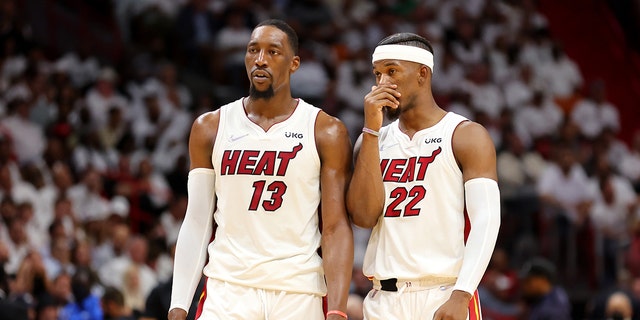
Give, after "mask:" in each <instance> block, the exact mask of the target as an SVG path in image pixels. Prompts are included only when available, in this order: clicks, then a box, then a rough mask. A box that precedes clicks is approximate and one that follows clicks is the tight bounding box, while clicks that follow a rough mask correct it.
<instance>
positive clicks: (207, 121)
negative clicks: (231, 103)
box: [193, 109, 220, 127]
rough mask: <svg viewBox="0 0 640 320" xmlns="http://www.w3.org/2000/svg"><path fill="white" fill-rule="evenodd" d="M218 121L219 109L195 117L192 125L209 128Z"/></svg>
mask: <svg viewBox="0 0 640 320" xmlns="http://www.w3.org/2000/svg"><path fill="white" fill-rule="evenodd" d="M219 121H220V109H216V110H213V111H207V112H205V113H203V114H201V115H199V116H198V117H196V119H195V121H193V125H194V127H195V126H205V127H206V126H211V125H212V124H216V125H217V123H218V122H219Z"/></svg>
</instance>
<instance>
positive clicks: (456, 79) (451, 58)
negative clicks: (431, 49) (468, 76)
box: [433, 48, 465, 96]
mask: <svg viewBox="0 0 640 320" xmlns="http://www.w3.org/2000/svg"><path fill="white" fill-rule="evenodd" d="M436 52H437V51H436ZM438 55H442V58H441V60H442V63H441V64H435V65H434V71H433V77H434V78H433V79H434V81H433V93H434V94H435V95H437V96H446V95H452V94H453V93H454V92H455V91H456V89H458V88H459V86H460V84H461V83H462V82H463V81H464V79H465V71H464V70H465V69H464V67H463V66H462V64H461V63H460V62H459V61H458V60H457V58H456V56H455V55H454V54H453V52H452V51H451V49H446V48H445V49H444V50H443V51H442V53H438Z"/></svg>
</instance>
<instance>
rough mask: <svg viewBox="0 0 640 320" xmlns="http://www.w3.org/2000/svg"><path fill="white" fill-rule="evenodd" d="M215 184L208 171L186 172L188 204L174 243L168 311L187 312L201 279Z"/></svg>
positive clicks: (209, 229)
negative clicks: (187, 178) (181, 310)
mask: <svg viewBox="0 0 640 320" xmlns="http://www.w3.org/2000/svg"><path fill="white" fill-rule="evenodd" d="M214 183H215V176H214V173H213V170H211V169H204V168H198V169H193V170H191V171H190V172H189V180H188V182H187V188H188V192H189V202H188V204H187V212H186V215H185V218H184V221H183V223H182V226H180V232H179V233H178V240H177V243H176V253H175V258H174V266H173V286H172V290H171V307H170V309H174V308H180V309H183V310H185V311H187V310H189V307H190V305H191V300H192V298H193V295H194V293H195V290H196V287H197V285H198V282H199V281H200V278H201V277H202V268H203V267H204V263H205V260H206V257H207V245H208V244H209V240H210V239H211V232H212V230H213V221H212V220H213V219H212V217H211V214H212V213H213V207H214V204H215V198H214V194H215V193H214Z"/></svg>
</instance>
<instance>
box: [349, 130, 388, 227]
mask: <svg viewBox="0 0 640 320" xmlns="http://www.w3.org/2000/svg"><path fill="white" fill-rule="evenodd" d="M374 139H375V140H374ZM383 207H384V185H383V183H382V172H381V171H380V155H379V153H378V142H377V138H376V137H368V136H367V135H364V136H363V139H362V145H361V149H360V152H359V154H358V157H357V159H356V165H355V169H354V172H353V176H352V178H351V183H350V184H349V190H348V192H347V210H348V211H349V214H350V215H351V218H352V220H353V222H354V223H355V224H356V225H357V226H359V227H363V228H372V227H373V226H375V225H376V223H377V221H378V217H379V216H380V214H381V213H382V209H383Z"/></svg>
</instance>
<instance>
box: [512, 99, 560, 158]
mask: <svg viewBox="0 0 640 320" xmlns="http://www.w3.org/2000/svg"><path fill="white" fill-rule="evenodd" d="M562 119H563V115H562V110H560V108H559V107H558V106H557V105H556V104H555V103H554V102H553V100H551V99H548V98H547V96H546V95H545V93H544V91H542V90H539V89H534V90H533V91H532V96H531V100H530V101H527V102H526V103H524V104H522V105H520V106H519V110H517V111H515V120H514V122H515V123H514V127H515V128H517V131H518V134H519V136H520V139H522V141H523V142H524V143H525V145H526V146H535V145H536V144H537V143H539V142H544V141H546V142H549V140H550V139H551V137H552V136H553V135H554V134H555V133H556V132H558V128H560V125H561V124H562Z"/></svg>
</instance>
